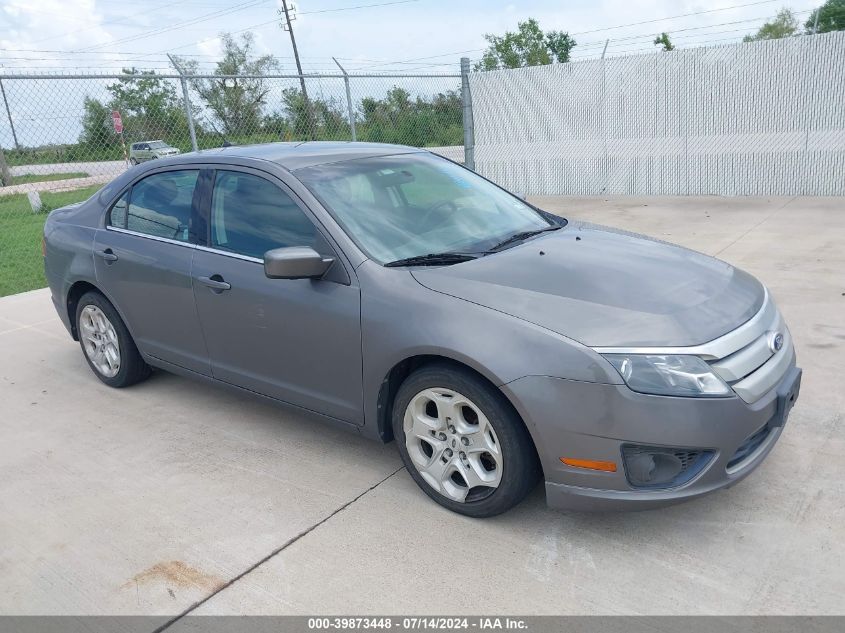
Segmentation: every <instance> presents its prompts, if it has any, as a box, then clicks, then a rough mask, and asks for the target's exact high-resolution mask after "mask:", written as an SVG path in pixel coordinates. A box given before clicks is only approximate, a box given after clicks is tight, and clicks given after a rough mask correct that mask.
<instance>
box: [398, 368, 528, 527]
mask: <svg viewBox="0 0 845 633" xmlns="http://www.w3.org/2000/svg"><path fill="white" fill-rule="evenodd" d="M393 434H394V437H395V438H396V441H397V445H398V448H399V452H400V454H401V456H402V460H403V462H404V463H405V466H406V467H407V469H408V472H410V473H411V477H413V479H414V481H416V483H417V485H419V486H420V488H422V490H423V492H425V493H426V494H427V495H428V496H429V497H431V498H432V499H434V500H435V501H436V502H437V503H439V504H440V505H442V506H444V507H446V508H448V509H450V510H453V511H454V512H458V513H460V514H465V515H467V516H472V517H488V516H493V515H496V514H500V513H502V512H505V511H506V510H509V509H510V508H512V507H513V506H515V505H516V504H518V503H519V502H520V501H522V499H523V498H525V496H526V495H527V494H528V493H529V492H530V491H531V489H532V488H533V487H534V485H535V484H536V483H537V479H538V476H539V472H540V471H539V466H538V463H537V456H536V452H535V451H534V446H533V444H532V441H531V438H530V436H529V434H528V431H527V430H526V428H525V425H524V424H523V423H522V420H520V419H519V416H518V415H517V414H516V412H515V411H514V409H513V407H511V406H510V403H508V402H507V401H506V400H505V398H504V396H503V395H502V394H501V393H499V392H498V391H497V390H496V389H494V388H493V387H492V386H491V385H489V384H488V383H486V382H485V381H484V380H482V379H481V378H479V377H478V376H476V375H475V374H473V373H472V372H470V371H467V370H463V369H461V368H459V367H452V366H448V365H431V366H427V367H423V368H421V369H419V370H417V371H415V372H414V373H413V374H411V375H410V376H409V377H408V378H407V379H406V380H405V382H404V383H403V384H402V386H401V387H400V389H399V392H398V393H397V395H396V400H395V402H394V407H393Z"/></svg>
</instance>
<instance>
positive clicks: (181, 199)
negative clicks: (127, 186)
mask: <svg viewBox="0 0 845 633" xmlns="http://www.w3.org/2000/svg"><path fill="white" fill-rule="evenodd" d="M198 175H199V172H198V171H197V170H180V171H167V172H163V173H160V174H153V175H152V176H148V177H147V178H144V179H143V180H142V181H140V182H138V183H136V184H135V185H134V186H133V187H132V191H131V193H130V196H129V206H128V209H127V213H126V228H127V229H129V230H130V231H137V232H138V233H144V234H145V235H153V236H155V237H166V238H168V239H171V240H179V241H182V242H187V241H188V240H189V239H190V228H191V206H192V201H193V198H194V189H196V185H197V176H198ZM118 202H119V201H118ZM112 215H114V210H112ZM112 221H113V222H114V218H113V219H112ZM115 226H118V225H115Z"/></svg>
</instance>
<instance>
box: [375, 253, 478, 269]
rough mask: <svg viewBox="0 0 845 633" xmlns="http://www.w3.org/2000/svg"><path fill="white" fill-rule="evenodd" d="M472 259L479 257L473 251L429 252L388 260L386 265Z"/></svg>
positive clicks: (432, 263)
mask: <svg viewBox="0 0 845 633" xmlns="http://www.w3.org/2000/svg"><path fill="white" fill-rule="evenodd" d="M471 259H478V255H474V254H473V253H429V254H428V255H415V256H413V257H406V258H404V259H397V260H396V261H393V262H387V263H386V264H385V266H389V267H393V266H448V265H449V264H460V263H461V262H467V261H469V260H471Z"/></svg>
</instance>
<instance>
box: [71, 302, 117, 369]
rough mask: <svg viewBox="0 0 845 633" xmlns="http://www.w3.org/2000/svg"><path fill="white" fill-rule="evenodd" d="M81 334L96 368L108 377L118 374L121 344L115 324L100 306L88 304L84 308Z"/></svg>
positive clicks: (80, 325)
mask: <svg viewBox="0 0 845 633" xmlns="http://www.w3.org/2000/svg"><path fill="white" fill-rule="evenodd" d="M79 336H80V338H81V339H82V345H83V348H84V349H85V355H86V356H87V357H88V360H89V361H91V364H92V365H93V366H94V368H95V369H96V370H97V371H98V372H99V373H100V374H102V375H103V376H105V377H106V378H112V377H114V376H116V375H117V372H119V371H120V344H119V343H118V340H117V332H116V331H115V329H114V326H113V325H112V323H111V321H109V319H108V317H107V316H106V315H105V313H104V312H103V311H102V310H101V309H100V308H98V307H97V306H95V305H87V306H85V307H84V308H83V309H82V312H81V313H80V314H79Z"/></svg>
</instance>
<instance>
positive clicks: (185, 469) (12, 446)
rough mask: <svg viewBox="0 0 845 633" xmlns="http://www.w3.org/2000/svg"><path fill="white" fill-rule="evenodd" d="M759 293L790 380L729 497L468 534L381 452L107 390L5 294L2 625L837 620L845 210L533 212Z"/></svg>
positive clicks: (598, 207) (659, 202) (1, 323)
mask: <svg viewBox="0 0 845 633" xmlns="http://www.w3.org/2000/svg"><path fill="white" fill-rule="evenodd" d="M534 202H536V203H538V204H540V205H541V206H543V207H545V208H547V209H549V210H554V211H558V212H561V213H562V214H564V215H566V216H569V217H575V218H580V219H587V220H590V221H594V222H599V223H604V224H610V225H613V226H617V227H621V228H625V229H629V230H633V231H639V232H643V233H647V234H650V235H654V236H656V237H659V238H662V239H665V240H669V241H673V242H677V243H680V244H683V245H686V246H690V247H693V248H696V249H697V250H701V251H703V252H705V253H709V254H712V255H717V256H719V257H721V258H723V259H726V260H727V261H730V262H732V263H734V264H736V265H738V266H740V267H742V268H744V269H746V270H748V271H749V272H751V273H753V274H755V275H757V276H758V277H759V278H760V279H762V280H763V281H764V282H765V283H766V284H767V285H768V286H769V288H770V289H771V291H772V293H773V295H774V297H775V299H776V300H777V302H778V304H779V306H780V308H781V310H782V312H783V313H784V315H785V317H786V320H787V322H788V324H789V326H790V328H791V331H792V334H793V336H794V338H795V342H796V346H797V349H798V355H799V364H800V365H801V366H802V367H803V368H804V370H805V373H804V383H803V387H802V391H801V398H800V400H799V402H798V404H797V406H796V407H795V409H794V410H793V412H792V415H791V417H790V419H789V423H788V425H787V427H786V429H785V432H784V434H783V436H782V437H781V439H780V441H779V443H778V445H777V446H776V447H775V449H774V450H773V452H772V454H771V455H770V456H769V458H768V460H767V461H766V462H765V463H764V464H763V465H762V467H761V468H759V469H758V470H757V471H756V472H755V473H754V474H752V475H751V476H750V477H749V478H747V479H745V480H744V481H742V482H741V483H740V484H738V485H737V486H735V487H733V488H731V489H729V490H725V491H721V492H718V493H716V494H713V495H710V496H708V497H706V498H703V499H700V500H697V501H693V502H690V503H687V504H683V505H679V506H675V507H671V508H666V509H661V510H655V511H648V512H640V513H629V514H605V515H592V514H575V513H563V512H556V511H552V510H549V509H547V508H546V507H545V503H544V498H543V494H542V489H541V488H538V489H537V490H536V491H535V492H534V493H533V494H532V495H531V496H530V497H529V499H528V500H527V501H526V502H524V503H523V504H522V505H520V506H519V507H517V508H516V509H515V510H513V511H511V512H510V513H508V514H506V515H504V516H500V517H497V518H494V519H489V520H472V519H467V518H464V517H461V516H458V515H455V514H451V513H449V512H448V511H446V510H443V509H441V508H440V507H439V506H437V505H435V504H434V503H433V502H431V501H430V500H429V499H428V498H427V497H426V496H425V495H424V494H423V493H422V492H421V491H419V490H418V489H417V487H416V486H415V484H414V483H413V482H412V481H411V478H410V477H409V475H408V474H407V472H405V471H404V470H403V469H402V468H401V464H400V461H399V458H398V456H397V454H396V451H395V447H394V446H393V445H386V446H382V445H379V444H377V443H372V442H370V441H368V440H364V439H361V438H359V437H357V436H356V435H352V434H349V433H346V432H343V431H339V430H335V429H333V428H329V427H326V426H322V425H320V424H316V423H314V422H311V421H309V420H306V419H304V418H302V417H300V416H299V415H297V414H292V413H290V412H287V411H285V410H282V409H278V408H276V407H274V406H271V405H268V404H266V403H264V402H260V401H258V400H254V399H250V398H247V397H242V396H239V395H233V394H232V393H230V392H228V391H223V390H220V389H215V388H212V387H209V386H207V385H204V384H199V383H197V382H192V381H190V380H187V379H184V378H180V377H177V376H174V375H170V374H166V373H163V372H157V373H156V374H155V375H154V376H153V377H152V378H151V379H150V380H149V381H147V382H145V383H143V384H141V385H138V386H136V387H133V388H130V389H126V390H112V389H109V388H108V387H105V386H104V385H102V384H101V383H100V382H99V381H98V380H97V379H96V378H95V377H94V376H93V375H92V374H91V372H90V370H89V369H88V367H87V366H86V364H85V362H84V360H83V358H82V354H81V352H80V350H79V347H78V345H77V344H75V343H74V342H72V341H71V339H70V338H69V336H68V335H67V333H66V332H65V330H64V329H63V327H62V326H61V324H60V323H59V320H58V318H57V316H56V315H55V313H54V310H53V307H52V305H51V303H50V299H49V295H48V292H47V291H44V290H40V291H34V292H30V293H25V294H21V295H15V296H10V297H5V298H2V299H0V402H2V405H0V411H2V412H1V413H0V482H2V484H0V613H2V614H160V615H174V616H176V615H179V614H183V613H188V612H190V613H195V614H237V613H252V614H327V613H331V614H344V613H345V614H378V613H392V614H403V613H415V614H421V613H422V614H425V613H439V614H444V613H455V614H480V613H481V614H491V613H502V614H504V613H520V614H595V613H602V614H623V613H624V614H628V613H637V614H705V613H706V614H843V613H845V601H843V600H842V596H843V595H845V555H843V552H844V551H845V549H844V548H843V542H845V503H843V499H845V460H843V459H842V455H843V454H845V439H844V438H843V430H842V427H843V417H844V416H843V411H845V390H843V389H842V386H841V385H842V378H841V376H842V359H843V355H844V354H845V274H843V270H845V248H843V246H842V245H843V244H845V214H843V213H842V210H843V208H845V204H843V200H842V199H823V198H799V199H792V198H770V199H762V198H754V199H747V198H739V199H724V198H648V199H640V198H610V199H605V198H577V199H561V198H537V199H534Z"/></svg>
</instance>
